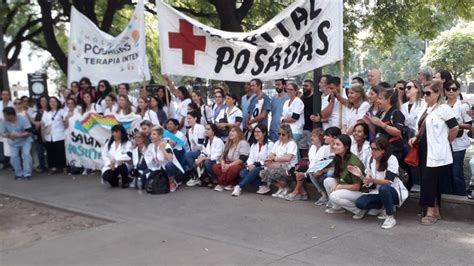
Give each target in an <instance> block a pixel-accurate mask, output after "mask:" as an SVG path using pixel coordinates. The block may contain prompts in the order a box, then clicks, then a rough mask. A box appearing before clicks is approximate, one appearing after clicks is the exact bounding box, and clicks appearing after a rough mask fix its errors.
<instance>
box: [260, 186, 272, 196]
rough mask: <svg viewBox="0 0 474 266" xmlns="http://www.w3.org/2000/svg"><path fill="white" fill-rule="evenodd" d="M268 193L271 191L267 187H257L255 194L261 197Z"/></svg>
mask: <svg viewBox="0 0 474 266" xmlns="http://www.w3.org/2000/svg"><path fill="white" fill-rule="evenodd" d="M270 191H271V189H270V188H269V187H267V186H259V187H258V191H257V194H260V195H263V194H267V193H268V192H270Z"/></svg>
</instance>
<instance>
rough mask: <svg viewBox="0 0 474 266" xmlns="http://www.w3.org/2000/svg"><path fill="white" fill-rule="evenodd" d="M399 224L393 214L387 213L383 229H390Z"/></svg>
mask: <svg viewBox="0 0 474 266" xmlns="http://www.w3.org/2000/svg"><path fill="white" fill-rule="evenodd" d="M396 224H397V220H395V217H393V215H387V218H386V219H385V221H384V222H383V224H382V228H383V229H390V228H392V227H394V226H395V225H396Z"/></svg>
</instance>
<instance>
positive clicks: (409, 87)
mask: <svg viewBox="0 0 474 266" xmlns="http://www.w3.org/2000/svg"><path fill="white" fill-rule="evenodd" d="M412 88H415V86H406V87H405V90H408V91H409V90H411V89H412Z"/></svg>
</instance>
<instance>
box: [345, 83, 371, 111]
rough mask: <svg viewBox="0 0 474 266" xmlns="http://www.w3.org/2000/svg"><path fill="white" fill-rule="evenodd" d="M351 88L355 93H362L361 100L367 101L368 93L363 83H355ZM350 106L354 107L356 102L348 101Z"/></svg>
mask: <svg viewBox="0 0 474 266" xmlns="http://www.w3.org/2000/svg"><path fill="white" fill-rule="evenodd" d="M349 90H351V91H353V92H355V93H359V94H360V102H361V103H362V102H366V101H367V95H366V94H365V90H364V87H362V86H361V85H359V84H355V85H352V86H351V87H350V88H349ZM348 107H349V108H352V107H354V103H351V102H349V103H348Z"/></svg>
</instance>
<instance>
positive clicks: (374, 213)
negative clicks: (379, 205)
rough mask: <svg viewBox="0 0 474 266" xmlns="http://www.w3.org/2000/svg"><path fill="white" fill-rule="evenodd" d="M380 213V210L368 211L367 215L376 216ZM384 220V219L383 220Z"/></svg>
mask: <svg viewBox="0 0 474 266" xmlns="http://www.w3.org/2000/svg"><path fill="white" fill-rule="evenodd" d="M380 213H381V210H379V209H370V210H369V211H368V212H367V215H370V216H377V215H379V214H380ZM384 219H385V218H384Z"/></svg>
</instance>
